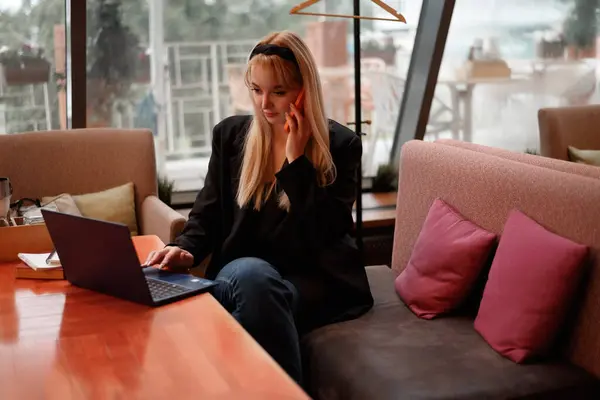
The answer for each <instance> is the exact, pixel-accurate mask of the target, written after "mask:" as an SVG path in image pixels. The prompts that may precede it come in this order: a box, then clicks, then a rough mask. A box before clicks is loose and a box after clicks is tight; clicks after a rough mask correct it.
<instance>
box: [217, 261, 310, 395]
mask: <svg viewBox="0 0 600 400" xmlns="http://www.w3.org/2000/svg"><path fill="white" fill-rule="evenodd" d="M215 280H216V281H217V282H219V284H218V285H217V286H215V288H214V289H213V295H214V297H215V298H216V299H217V300H218V301H219V303H221V305H222V306H223V307H224V308H225V309H226V310H227V311H229V312H230V313H231V315H232V316H233V317H234V318H235V319H236V320H237V321H238V322H239V323H240V325H242V326H243V327H244V329H246V331H247V332H248V333H249V334H250V335H251V336H252V337H253V338H254V339H255V340H256V341H257V342H258V343H259V344H260V345H261V346H262V347H263V348H264V349H265V350H266V351H267V353H269V354H270V355H271V357H273V359H274V360H275V361H276V362H277V363H278V364H279V365H280V366H281V367H282V368H283V369H284V370H285V371H286V372H287V373H288V375H290V377H291V378H292V379H294V380H295V381H296V382H297V383H298V384H300V385H302V363H301V360H300V343H299V338H298V331H297V329H296V323H295V320H294V315H295V311H296V308H297V303H298V291H297V290H296V287H295V286H294V285H293V284H292V283H291V282H289V281H287V280H285V279H283V278H282V277H281V275H280V274H279V272H277V270H276V269H275V268H274V267H273V266H272V265H271V264H269V263H268V262H266V261H264V260H262V259H260V258H252V257H244V258H238V259H236V260H234V261H232V262H230V263H229V264H227V265H226V266H225V267H223V269H221V271H220V272H219V273H218V274H217V277H216V278H215Z"/></svg>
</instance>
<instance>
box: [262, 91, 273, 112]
mask: <svg viewBox="0 0 600 400" xmlns="http://www.w3.org/2000/svg"><path fill="white" fill-rule="evenodd" d="M270 105H271V102H270V101H269V96H268V95H267V94H263V97H262V109H263V110H267V109H268V108H269V106H270Z"/></svg>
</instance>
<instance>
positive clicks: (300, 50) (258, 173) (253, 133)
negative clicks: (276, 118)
mask: <svg viewBox="0 0 600 400" xmlns="http://www.w3.org/2000/svg"><path fill="white" fill-rule="evenodd" d="M262 44H274V45H278V46H281V47H286V48H288V49H290V50H291V51H292V52H293V53H294V56H295V57H296V60H297V62H298V65H297V66H296V64H295V63H293V62H292V61H288V60H285V59H283V58H281V57H279V56H277V55H265V54H257V55H256V56H254V57H252V59H251V60H249V61H248V66H247V69H246V75H245V82H246V85H247V86H248V88H249V89H250V80H251V79H250V76H251V71H252V68H253V67H255V66H261V67H268V68H270V69H271V70H272V71H273V73H274V76H275V77H276V78H277V79H278V80H279V81H280V82H281V83H282V85H284V86H286V87H288V88H292V89H297V88H300V87H304V90H305V97H304V112H303V115H304V121H305V124H307V126H308V127H309V129H310V130H311V132H312V135H311V137H310V139H309V140H308V143H307V145H306V149H305V152H304V153H305V155H306V157H307V158H308V159H309V160H310V162H311V163H312V165H313V166H314V167H315V169H316V171H317V184H319V185H320V186H326V185H328V184H331V183H332V182H333V181H334V180H335V166H334V164H333V159H332V157H331V153H330V151H329V127H328V122H327V118H326V116H325V111H324V107H323V92H322V89H321V81H320V79H319V74H318V72H317V67H316V64H315V61H314V58H313V56H312V54H311V53H310V50H309V49H308V47H307V46H306V44H305V43H304V41H303V40H302V39H301V38H300V37H299V36H298V35H296V34H295V33H293V32H289V31H283V32H276V33H272V34H270V35H267V36H266V37H264V38H263V39H262V40H261V41H260V42H259V43H258V45H262ZM272 136H273V132H272V129H271V126H270V124H269V123H268V121H267V119H266V118H265V116H264V115H263V113H262V112H260V110H256V109H255V112H254V118H253V119H252V122H251V124H250V126H249V128H248V133H247V135H246V138H245V142H244V150H243V160H242V167H241V172H240V181H239V186H238V192H237V203H238V205H239V206H240V207H243V206H245V205H247V204H250V203H252V202H253V203H254V204H253V208H254V209H255V210H260V209H261V207H262V205H263V204H264V203H265V202H266V201H267V199H268V198H269V197H270V196H271V195H272V193H273V190H274V188H275V181H274V180H273V181H271V182H269V178H270V177H272V175H270V172H273V171H274V166H273V165H272V157H271V156H272V154H271V144H272ZM269 175H270V176H269ZM278 201H279V207H281V208H282V209H284V210H288V211H289V208H290V201H289V198H288V197H287V195H286V194H285V192H282V193H281V194H280V196H279V199H278Z"/></svg>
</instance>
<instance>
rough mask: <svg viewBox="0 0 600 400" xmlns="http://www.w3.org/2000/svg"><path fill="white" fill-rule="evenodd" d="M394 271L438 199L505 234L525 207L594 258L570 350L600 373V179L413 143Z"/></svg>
mask: <svg viewBox="0 0 600 400" xmlns="http://www.w3.org/2000/svg"><path fill="white" fill-rule="evenodd" d="M400 160H401V161H400V176H399V186H398V201H397V206H396V207H397V208H396V210H397V215H396V230H395V233H394V252H393V257H392V268H393V269H394V270H395V271H397V272H400V271H401V270H402V269H404V267H405V266H406V263H407V262H408V259H409V258H410V254H411V251H412V248H413V245H414V243H415V241H416V239H417V236H418V234H419V232H420V230H421V226H422V224H423V221H424V219H425V217H426V215H427V212H428V210H429V207H430V205H431V204H432V202H433V200H434V199H435V198H437V197H440V198H442V199H444V200H445V201H447V202H448V203H449V204H451V205H452V206H454V207H455V208H456V209H457V210H458V211H459V212H461V213H462V214H463V215H465V216H466V217H467V218H469V219H471V220H473V221H475V222H476V223H478V224H479V225H481V226H482V227H484V228H486V229H488V230H490V231H493V232H496V233H498V234H500V233H501V232H502V228H503V226H504V223H505V222H506V218H507V215H508V213H509V211H510V210H511V209H513V208H518V209H520V210H521V211H523V212H524V213H526V214H527V215H529V216H530V217H532V218H533V219H535V220H536V221H538V222H539V223H541V224H542V225H544V226H545V227H547V228H548V229H549V230H551V231H553V232H556V233H558V234H560V235H562V236H564V237H567V238H569V239H572V240H574V241H577V242H579V243H583V244H586V245H589V246H590V247H591V249H592V250H591V251H592V254H593V257H594V260H593V267H592V272H591V275H590V281H589V282H588V283H587V286H586V288H585V290H586V292H585V296H584V299H583V304H582V306H581V313H580V314H579V315H578V316H577V317H576V322H575V326H574V328H573V332H572V334H571V337H570V338H569V343H568V346H567V347H568V350H567V353H568V354H567V355H568V357H569V359H570V360H571V361H573V362H574V363H575V364H577V365H580V366H582V367H583V368H585V369H587V370H588V371H590V372H592V373H593V374H595V375H596V376H598V377H600V260H599V258H598V257H597V255H598V252H599V250H600V201H598V199H600V181H599V180H598V179H596V178H590V177H585V176H580V175H576V174H571V173H567V172H562V171H556V170H553V169H550V168H545V167H540V166H536V165H530V164H526V163H523V162H519V161H513V160H509V159H506V158H502V157H497V156H492V155H489V154H485V153H481V152H476V151H472V150H468V149H463V148H458V147H455V146H448V145H445V144H441V143H428V142H422V141H410V142H408V143H406V144H405V145H404V146H403V148H402V154H401V158H400Z"/></svg>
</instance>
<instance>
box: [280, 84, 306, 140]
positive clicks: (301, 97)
mask: <svg viewBox="0 0 600 400" xmlns="http://www.w3.org/2000/svg"><path fill="white" fill-rule="evenodd" d="M294 105H295V106H296V108H297V109H298V110H300V111H302V110H303V109H304V88H302V90H301V91H300V93H299V94H298V98H297V99H296V102H295V103H294ZM290 117H291V118H294V112H293V111H292V112H291V113H290ZM283 129H285V131H286V132H288V133H289V131H290V126H289V124H288V122H287V121H285V125H284V126H283Z"/></svg>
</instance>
